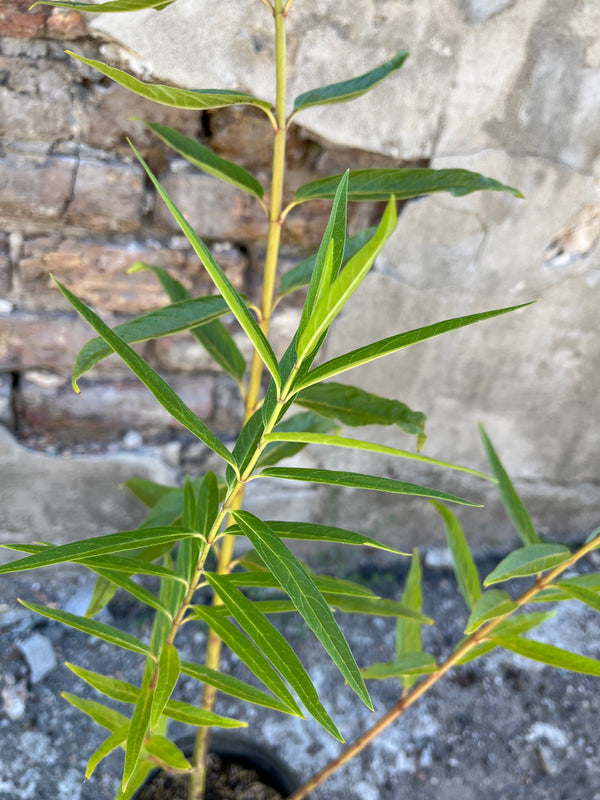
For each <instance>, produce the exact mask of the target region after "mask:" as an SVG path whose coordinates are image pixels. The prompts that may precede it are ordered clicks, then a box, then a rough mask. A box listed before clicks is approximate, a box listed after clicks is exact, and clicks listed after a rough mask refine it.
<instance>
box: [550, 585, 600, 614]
mask: <svg viewBox="0 0 600 800" xmlns="http://www.w3.org/2000/svg"><path fill="white" fill-rule="evenodd" d="M558 585H559V586H560V588H561V589H562V591H563V592H566V593H567V594H568V595H570V596H571V597H572V598H574V599H575V600H579V601H580V602H581V603H585V605H586V606H589V607H590V608H593V609H594V610H595V611H600V595H599V594H598V592H592V591H590V590H589V589H585V588H583V587H582V586H579V585H578V584H577V583H575V582H574V581H571V580H563V581H560V583H559V584H558Z"/></svg>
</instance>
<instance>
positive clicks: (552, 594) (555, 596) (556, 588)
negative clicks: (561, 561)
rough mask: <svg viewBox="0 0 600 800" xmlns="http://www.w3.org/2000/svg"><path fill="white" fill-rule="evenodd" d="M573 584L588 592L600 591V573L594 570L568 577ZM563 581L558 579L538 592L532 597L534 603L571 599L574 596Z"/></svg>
mask: <svg viewBox="0 0 600 800" xmlns="http://www.w3.org/2000/svg"><path fill="white" fill-rule="evenodd" d="M568 581H569V583H570V584H571V585H572V586H577V587H578V588H580V589H585V590H586V591H588V592H594V593H597V592H600V573H598V572H593V573H591V574H588V575H577V576H575V577H574V578H569V579H568ZM562 583H563V581H557V582H556V583H553V584H552V585H551V586H548V588H547V589H543V590H542V591H541V592H538V593H537V594H536V595H535V597H532V598H531V601H530V602H532V603H556V602H559V601H561V600H571V599H572V596H571V594H570V593H569V592H567V590H566V589H563V588H562Z"/></svg>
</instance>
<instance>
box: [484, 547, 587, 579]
mask: <svg viewBox="0 0 600 800" xmlns="http://www.w3.org/2000/svg"><path fill="white" fill-rule="evenodd" d="M570 558H571V551H570V550H569V548H568V547H565V545H562V544H530V545H528V546H527V547H520V548H519V549H518V550H513V552H512V553H510V554H509V555H508V556H506V558H505V559H503V560H502V561H501V562H500V563H499V564H498V566H497V567H496V569H494V570H492V572H490V574H489V575H488V576H487V578H486V579H485V580H484V582H483V585H484V586H490V585H491V584H492V583H499V582H500V581H507V580H509V578H523V577H525V576H527V575H537V573H538V572H544V571H545V570H547V569H552V567H557V566H558V565H559V564H564V562H565V561H568V560H569V559H570Z"/></svg>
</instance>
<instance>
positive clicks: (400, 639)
mask: <svg viewBox="0 0 600 800" xmlns="http://www.w3.org/2000/svg"><path fill="white" fill-rule="evenodd" d="M421 579H422V573H421V560H420V558H419V551H418V550H417V549H416V548H415V549H414V552H413V557H412V559H411V562H410V569H409V570H408V575H407V576H406V583H405V584H404V591H403V592H402V598H401V602H402V603H403V605H405V606H406V607H407V608H410V609H411V610H412V611H416V612H417V613H421V608H422V603H423V591H422V588H421ZM409 653H415V654H416V653H423V643H422V641H421V624H420V623H419V622H415V621H414V620H410V619H407V618H406V617H398V619H397V620H396V661H397V660H398V659H401V658H403V657H404V656H407V655H408V654H409ZM363 675H364V672H363ZM416 680H417V676H416V675H406V674H404V675H402V676H401V681H402V686H403V688H404V689H410V687H411V686H413V685H414V683H415V682H416Z"/></svg>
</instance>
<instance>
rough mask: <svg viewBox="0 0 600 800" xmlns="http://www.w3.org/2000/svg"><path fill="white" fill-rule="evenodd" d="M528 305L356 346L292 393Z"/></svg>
mask: <svg viewBox="0 0 600 800" xmlns="http://www.w3.org/2000/svg"><path fill="white" fill-rule="evenodd" d="M533 302H536V301H533ZM529 305H531V303H522V304H521V305H518V306H511V307H510V308H500V309H498V310H495V311H483V312H482V313H479V314H469V315H468V316H466V317H455V318H453V319H446V320H443V321H442V322H436V323H434V324H433V325H425V326H424V327H422V328H415V329H414V330H412V331H407V332H406V333H399V334H396V335H395V336H388V337H387V338H385V339H380V340H379V341H378V342H373V343H372V344H368V345H365V346H364V347H359V348H357V349H356V350H351V351H350V352H349V353H344V355H341V356H337V358H332V359H331V360H330V361H326V362H325V363H324V364H321V365H320V366H318V367H315V369H313V370H311V371H310V372H309V373H308V375H306V377H304V378H302V379H301V380H299V381H298V384H297V385H296V386H294V390H295V391H302V390H303V389H305V388H307V387H308V386H313V385H314V384H316V383H321V381H324V380H327V379H328V378H333V377H335V376H336V375H340V374H341V373H342V372H346V371H347V370H349V369H354V367H360V366H362V365H363V364H369V363H370V362H371V361H375V359H377V358H382V357H383V356H388V355H390V354H391V353H397V352H398V351H399V350H404V349H405V348H406V347H412V345H414V344H418V343H419V342H424V341H426V340H427V339H433V338H434V336H439V335H440V334H442V333H448V332H449V331H454V330H457V329H458V328H464V327H466V326H467V325H473V324H474V323H475V322H482V321H483V320H487V319H492V318H493V317H499V316H501V315H502V314H508V313H509V312H510V311H517V310H518V309H520V308H525V307H526V306H529Z"/></svg>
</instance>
